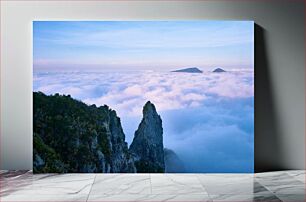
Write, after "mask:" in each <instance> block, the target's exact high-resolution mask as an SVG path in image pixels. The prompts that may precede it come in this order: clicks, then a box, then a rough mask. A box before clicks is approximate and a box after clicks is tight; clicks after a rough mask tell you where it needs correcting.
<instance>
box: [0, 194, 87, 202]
mask: <svg viewBox="0 0 306 202" xmlns="http://www.w3.org/2000/svg"><path fill="white" fill-rule="evenodd" d="M87 197H88V195H87V194H85V195H69V194H65V195H58V194H52V195H35V194H30V195H15V194H12V195H8V196H4V197H1V202H18V201H20V202H25V201H26V202H31V201H35V202H45V201H50V202H51V201H53V202H56V201H58V202H72V201H73V202H74V201H75V202H86V200H87Z"/></svg>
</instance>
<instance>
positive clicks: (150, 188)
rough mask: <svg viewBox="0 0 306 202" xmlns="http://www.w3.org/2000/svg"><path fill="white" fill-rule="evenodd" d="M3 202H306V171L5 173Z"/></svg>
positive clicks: (1, 189) (0, 197) (1, 186)
mask: <svg viewBox="0 0 306 202" xmlns="http://www.w3.org/2000/svg"><path fill="white" fill-rule="evenodd" d="M0 175H1V182H0V201H23V202H24V201H61V202H66V201H67V202H70V201H84V202H85V201H96V202H100V201H101V202H102V201H108V202H111V201H116V202H119V201H152V202H158V201H192V202H198V201H233V202H234V201H244V202H247V201H292V202H302V201H305V193H306V190H305V171H298V170H293V171H279V172H269V173H258V174H64V175H57V174H39V175H33V174H32V173H31V172H30V171H10V172H8V171H1V172H0Z"/></svg>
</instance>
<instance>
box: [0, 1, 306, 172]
mask: <svg viewBox="0 0 306 202" xmlns="http://www.w3.org/2000/svg"><path fill="white" fill-rule="evenodd" d="M67 19H69V20H76V19H79V20H110V19H111V20H114V19H115V20H131V19H135V20H144V19H148V20H149V19H150V20H151V19H163V20H164V19H173V20H174V19H206V20H207V19H213V20H218V19H220V20H224V19H235V20H239V19H240V20H254V21H255V23H256V24H258V25H259V26H257V29H256V30H257V31H256V34H257V36H256V37H255V38H256V44H255V46H257V47H256V48H257V50H256V54H257V55H258V56H256V58H255V68H256V70H255V74H256V86H255V100H256V102H255V167H256V168H257V170H267V169H304V168H305V83H304V82H305V69H304V67H305V49H304V45H305V40H304V36H305V30H304V26H305V21H304V19H305V16H304V3H303V1H302V0H301V1H299V0H295V1H289V0H287V1H282V0H280V1H255V0H246V1H237V0H223V1H222V0H217V1H216V0H211V1H209V0H208V1H191V0H186V1H185V2H184V1H172V0H171V1H155V2H154V1H145V0H144V1H74V2H73V1H70V2H68V1H67V2H62V1H61V2H60V1H58V2H56V1H40V2H34V1H1V147H0V149H1V150H0V151H1V164H0V168H1V169H32V21H33V20H67ZM257 32H258V33H257Z"/></svg>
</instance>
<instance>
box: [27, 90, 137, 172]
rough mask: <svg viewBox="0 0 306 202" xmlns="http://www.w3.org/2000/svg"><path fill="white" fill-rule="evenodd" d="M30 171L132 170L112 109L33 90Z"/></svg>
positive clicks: (121, 133)
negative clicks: (32, 150)
mask: <svg viewBox="0 0 306 202" xmlns="http://www.w3.org/2000/svg"><path fill="white" fill-rule="evenodd" d="M33 101H34V105H33V106H34V107H33V117H34V119H33V120H34V123H33V124H34V125H33V130H34V137H33V138H34V139H33V141H34V144H33V145H34V152H33V158H34V159H33V161H34V168H33V170H34V172H37V173H40V172H57V173H58V172H134V171H135V168H134V165H133V162H132V161H131V159H130V156H129V153H128V147H127V143H126V142H125V136H124V133H123V130H122V128H121V123H120V119H119V118H118V117H117V115H116V112H115V111H113V110H111V109H109V107H108V106H101V107H96V106H95V105H91V106H88V105H86V104H84V103H82V102H80V101H77V100H74V99H72V98H71V97H70V96H69V95H68V96H65V95H59V94H55V95H52V96H47V95H45V94H43V93H41V92H34V93H33Z"/></svg>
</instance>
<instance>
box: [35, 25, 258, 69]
mask: <svg viewBox="0 0 306 202" xmlns="http://www.w3.org/2000/svg"><path fill="white" fill-rule="evenodd" d="M33 48H34V53H33V55H34V70H35V69H44V70H51V69H54V70H65V69H73V70H75V69H78V70H88V69H92V68H93V69H107V70H109V69H112V70H144V69H152V70H172V69H176V68H182V67H193V66H197V67H199V68H201V69H204V70H205V69H209V70H210V69H213V68H215V67H217V66H218V67H223V68H235V69H236V68H249V69H253V68H254V65H253V63H254V62H253V60H254V24H253V21H58V22H57V21H34V22H33Z"/></svg>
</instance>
